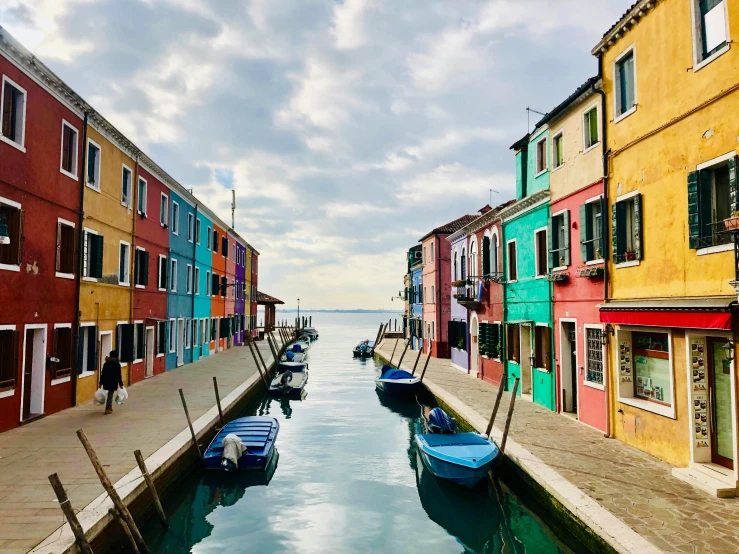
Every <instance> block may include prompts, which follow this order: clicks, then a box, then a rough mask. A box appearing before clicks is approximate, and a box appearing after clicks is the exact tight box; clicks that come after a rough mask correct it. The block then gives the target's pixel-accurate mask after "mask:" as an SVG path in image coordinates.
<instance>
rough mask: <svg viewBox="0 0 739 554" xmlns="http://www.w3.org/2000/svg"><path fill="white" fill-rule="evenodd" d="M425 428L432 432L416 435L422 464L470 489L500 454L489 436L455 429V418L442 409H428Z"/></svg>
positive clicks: (485, 473)
mask: <svg viewBox="0 0 739 554" xmlns="http://www.w3.org/2000/svg"><path fill="white" fill-rule="evenodd" d="M427 430H430V431H432V432H428V433H418V434H417V435H416V446H418V451H419V453H420V455H421V459H422V460H423V463H424V464H426V467H428V468H429V469H430V470H431V473H433V474H434V475H435V476H436V477H438V478H440V479H447V480H448V481H452V482H453V483H457V484H458V485H462V486H464V487H468V488H472V487H474V486H475V485H476V484H477V483H479V482H480V481H482V480H483V479H485V477H487V475H488V472H489V471H490V468H491V467H492V466H493V463H494V462H495V460H496V459H497V457H498V455H499V454H500V450H499V449H498V446H497V445H496V444H495V443H494V442H493V441H492V440H490V439H489V438H486V437H484V436H482V435H478V434H477V433H456V432H454V431H455V426H454V420H453V419H451V418H450V417H449V416H448V415H446V414H445V413H444V411H443V410H442V409H441V408H434V409H433V410H432V411H431V414H430V415H429V421H428V423H427Z"/></svg>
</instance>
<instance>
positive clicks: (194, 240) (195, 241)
mask: <svg viewBox="0 0 739 554" xmlns="http://www.w3.org/2000/svg"><path fill="white" fill-rule="evenodd" d="M198 207H199V204H198V203H197V202H195V219H194V220H193V222H192V278H193V280H194V279H195V268H196V267H197V266H198V261H197V259H196V256H197V254H198V251H197V248H198V237H197V236H196V235H195V229H197V227H198ZM192 318H193V319H194V320H195V321H196V322H197V321H198V320H199V319H200V318H196V317H195V287H194V286H193V287H192ZM194 325H196V326H198V325H197V323H194ZM199 331H200V332H199V333H198V341H199V340H200V336H201V335H202V331H201V330H199ZM190 333H192V330H191V331H190ZM190 338H191V339H192V335H191V336H190ZM191 346H192V348H193V350H194V349H195V345H191ZM202 354H203V346H202V345H200V352H199V353H198V358H200V357H202Z"/></svg>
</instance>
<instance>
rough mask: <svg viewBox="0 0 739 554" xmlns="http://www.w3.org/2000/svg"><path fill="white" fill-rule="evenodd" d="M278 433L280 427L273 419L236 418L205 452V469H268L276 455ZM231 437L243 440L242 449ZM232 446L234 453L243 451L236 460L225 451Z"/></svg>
mask: <svg viewBox="0 0 739 554" xmlns="http://www.w3.org/2000/svg"><path fill="white" fill-rule="evenodd" d="M279 430H280V424H279V422H278V421H277V419H275V418H274V417H268V416H247V417H240V418H238V419H234V420H233V421H231V422H230V423H227V424H226V425H225V426H224V427H223V429H221V430H220V431H219V432H218V434H217V435H216V436H215V437H214V438H213V440H212V441H211V443H210V445H209V446H208V449H207V450H206V451H205V454H204V455H203V462H204V463H205V467H206V469H221V470H228V469H234V470H236V469H238V470H250V469H251V470H262V469H265V468H266V467H267V465H268V464H269V462H270V459H271V458H272V456H273V455H274V452H275V441H276V440H277V433H278V432H279ZM232 436H235V437H236V438H237V439H238V441H240V443H241V446H239V445H238V441H234V439H233V438H232ZM227 437H229V439H228V440H226V439H227ZM224 443H225V444H224ZM229 443H231V444H234V443H236V449H235V451H236V452H240V454H239V455H238V456H235V458H236V459H235V460H233V459H229V458H230V457H231V458H233V456H230V455H229V452H227V451H225V450H226V448H225V446H227V445H228V444H229ZM242 447H243V449H242Z"/></svg>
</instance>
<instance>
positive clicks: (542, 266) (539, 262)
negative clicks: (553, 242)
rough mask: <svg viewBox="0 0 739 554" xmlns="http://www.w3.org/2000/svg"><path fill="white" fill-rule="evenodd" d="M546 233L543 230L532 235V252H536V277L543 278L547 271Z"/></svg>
mask: <svg viewBox="0 0 739 554" xmlns="http://www.w3.org/2000/svg"><path fill="white" fill-rule="evenodd" d="M547 244H548V241H547V232H546V230H545V229H542V230H541V231H536V232H535V233H534V250H535V252H536V276H537V277H545V276H546V275H547V272H548V270H549V267H548V263H549V262H548V260H549V256H548V255H547Z"/></svg>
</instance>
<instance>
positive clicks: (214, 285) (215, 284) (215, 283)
mask: <svg viewBox="0 0 739 554" xmlns="http://www.w3.org/2000/svg"><path fill="white" fill-rule="evenodd" d="M219 283H220V279H219V277H218V275H216V274H215V273H213V275H212V277H211V284H210V290H211V294H212V295H213V296H218V289H219V288H220V287H219Z"/></svg>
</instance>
